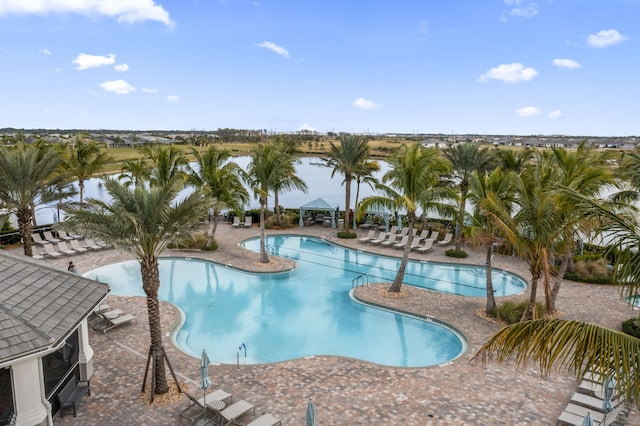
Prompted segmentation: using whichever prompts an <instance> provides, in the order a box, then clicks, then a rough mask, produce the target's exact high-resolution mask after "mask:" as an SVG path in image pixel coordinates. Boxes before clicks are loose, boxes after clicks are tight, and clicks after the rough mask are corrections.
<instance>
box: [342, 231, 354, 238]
mask: <svg viewBox="0 0 640 426" xmlns="http://www.w3.org/2000/svg"><path fill="white" fill-rule="evenodd" d="M337 235H338V238H356V237H357V236H358V234H356V233H355V232H353V231H338V234H337Z"/></svg>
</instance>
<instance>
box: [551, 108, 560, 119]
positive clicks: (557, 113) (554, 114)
mask: <svg viewBox="0 0 640 426" xmlns="http://www.w3.org/2000/svg"><path fill="white" fill-rule="evenodd" d="M549 118H553V119H556V118H562V111H560V110H559V109H557V110H555V111H551V112H550V113H549Z"/></svg>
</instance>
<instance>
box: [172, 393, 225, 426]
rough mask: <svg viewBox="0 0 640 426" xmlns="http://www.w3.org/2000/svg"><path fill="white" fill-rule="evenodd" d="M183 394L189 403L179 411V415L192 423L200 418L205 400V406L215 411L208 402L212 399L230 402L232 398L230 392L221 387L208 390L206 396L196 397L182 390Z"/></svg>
mask: <svg viewBox="0 0 640 426" xmlns="http://www.w3.org/2000/svg"><path fill="white" fill-rule="evenodd" d="M184 394H185V395H186V396H187V398H189V405H188V406H187V408H185V409H184V410H182V411H181V412H180V417H183V418H185V419H187V420H190V421H191V422H192V423H193V422H195V421H196V420H198V419H200V418H201V417H202V415H203V414H204V409H205V402H206V403H207V408H209V409H211V410H212V411H215V412H217V411H218V410H216V409H214V408H213V407H212V406H210V405H209V403H211V402H213V401H222V402H224V403H230V402H231V401H232V399H233V396H232V395H231V394H230V393H227V392H225V391H223V390H222V389H218V390H216V391H213V392H209V393H208V394H207V395H206V396H203V397H200V398H196V397H195V396H193V395H190V394H189V393H188V392H184Z"/></svg>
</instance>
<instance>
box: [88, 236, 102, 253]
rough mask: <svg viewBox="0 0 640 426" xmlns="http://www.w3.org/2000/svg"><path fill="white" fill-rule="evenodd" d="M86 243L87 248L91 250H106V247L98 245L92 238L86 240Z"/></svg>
mask: <svg viewBox="0 0 640 426" xmlns="http://www.w3.org/2000/svg"><path fill="white" fill-rule="evenodd" d="M84 243H85V247H86V248H88V249H89V250H102V249H103V248H105V247H104V246H101V245H100V244H98V243H96V242H95V241H93V240H92V239H90V238H87V239H85V240H84Z"/></svg>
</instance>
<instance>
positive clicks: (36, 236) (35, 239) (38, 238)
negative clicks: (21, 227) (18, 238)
mask: <svg viewBox="0 0 640 426" xmlns="http://www.w3.org/2000/svg"><path fill="white" fill-rule="evenodd" d="M31 238H33V242H34V243H36V244H40V245H41V246H43V245H45V244H51V243H50V242H49V241H47V240H44V239H42V237H41V236H40V233H39V232H34V233H33V234H31Z"/></svg>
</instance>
